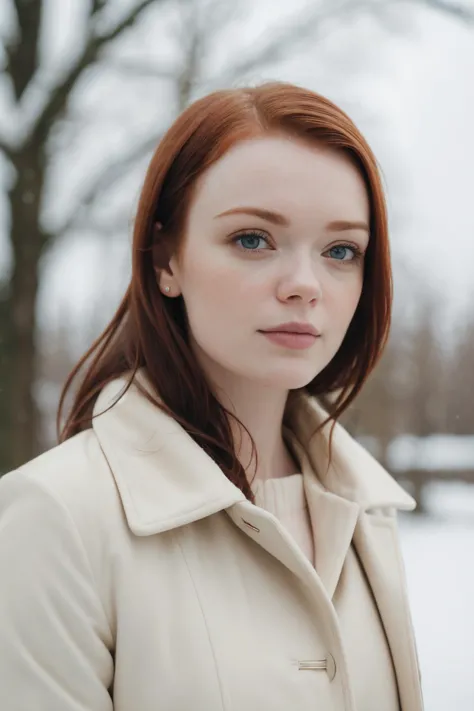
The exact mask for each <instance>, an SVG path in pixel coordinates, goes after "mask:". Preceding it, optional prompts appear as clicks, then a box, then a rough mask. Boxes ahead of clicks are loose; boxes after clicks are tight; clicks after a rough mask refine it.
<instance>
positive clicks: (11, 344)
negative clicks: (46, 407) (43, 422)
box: [0, 0, 473, 472]
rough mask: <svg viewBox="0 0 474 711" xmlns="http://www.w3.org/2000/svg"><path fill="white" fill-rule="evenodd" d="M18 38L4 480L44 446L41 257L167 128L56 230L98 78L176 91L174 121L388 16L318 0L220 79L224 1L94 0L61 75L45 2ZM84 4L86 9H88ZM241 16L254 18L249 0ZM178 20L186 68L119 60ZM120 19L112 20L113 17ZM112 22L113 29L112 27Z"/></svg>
mask: <svg viewBox="0 0 474 711" xmlns="http://www.w3.org/2000/svg"><path fill="white" fill-rule="evenodd" d="M411 2H412V4H413V3H415V4H419V5H424V6H431V7H433V8H435V9H437V10H442V11H444V12H447V13H450V14H451V15H453V16H457V17H461V18H462V19H465V20H470V19H472V15H473V13H472V12H470V11H469V10H468V9H466V7H464V6H462V5H460V4H457V5H456V4H454V3H451V2H449V1H446V2H442V1H441V0H411ZM10 5H11V10H12V17H13V24H12V29H11V30H9V29H8V28H4V29H3V31H2V30H1V28H0V37H1V38H2V41H3V50H4V52H3V56H4V58H5V61H4V66H3V76H2V79H3V80H4V82H5V83H8V85H9V90H10V93H11V96H12V106H11V111H10V114H11V116H12V117H15V118H14V121H13V120H12V122H11V124H12V125H11V126H9V127H8V129H9V130H7V128H4V130H3V133H2V132H1V130H0V151H1V152H2V155H3V158H4V160H5V162H6V165H7V166H8V168H9V174H10V175H11V176H12V179H11V182H10V185H9V187H8V205H9V233H8V240H9V245H10V247H11V254H12V266H11V270H10V273H9V274H8V275H6V276H5V277H4V278H3V281H2V282H1V283H0V325H1V340H0V392H1V394H2V398H1V401H0V472H4V471H7V470H9V469H11V468H13V467H15V466H17V465H19V464H21V463H22V462H24V461H25V460H27V459H30V458H31V457H32V456H34V455H35V454H36V453H37V452H38V451H39V449H40V446H41V445H40V442H39V438H38V432H39V429H38V413H37V404H36V401H35V397H34V385H35V380H36V374H37V340H38V333H37V325H38V322H37V313H36V311H37V309H36V306H37V297H38V287H39V274H40V263H41V259H42V257H44V255H45V254H46V253H47V251H48V250H49V249H50V248H51V247H52V245H53V244H54V243H55V242H56V241H57V240H58V239H60V238H63V237H64V236H66V235H67V234H68V233H69V232H70V231H71V230H72V229H74V228H77V227H78V225H80V224H82V225H83V226H84V225H85V224H87V220H88V219H89V217H88V216H89V215H90V214H91V210H92V208H93V206H94V202H95V200H96V199H97V198H99V197H100V198H101V199H103V197H104V195H107V191H109V190H110V187H111V186H112V185H113V184H114V183H115V182H116V181H117V180H120V179H121V178H122V176H123V175H124V173H125V172H126V169H127V168H129V167H131V166H133V165H136V163H137V161H139V160H140V159H142V158H143V156H146V155H148V154H149V152H150V151H151V149H152V148H153V147H154V146H155V145H156V142H157V140H158V139H159V136H160V132H161V131H163V129H164V126H163V125H161V126H159V127H157V128H155V130H154V131H153V132H151V133H150V134H148V135H146V136H143V137H142V139H141V140H140V141H138V142H137V144H135V145H133V146H132V148H131V149H129V150H126V151H122V152H121V154H120V156H119V157H118V159H117V160H115V161H114V162H113V163H111V164H110V165H108V166H106V167H105V168H104V170H103V171H102V172H100V173H99V174H98V175H96V176H95V177H91V179H90V180H89V181H88V185H87V188H86V189H85V190H83V191H82V192H81V193H80V194H79V196H78V200H77V203H76V205H75V206H74V208H73V209H72V210H71V212H70V214H69V215H68V216H66V217H65V218H64V220H63V221H62V223H61V224H59V225H56V226H55V227H54V229H51V227H50V226H48V224H47V221H45V219H44V216H43V208H44V204H43V203H44V201H45V200H46V198H47V190H46V187H47V182H48V176H49V171H50V166H51V163H52V161H53V159H54V151H55V140H56V138H57V135H58V132H60V131H61V128H64V126H65V125H66V124H67V122H66V118H67V117H68V116H69V113H70V107H71V103H72V100H73V99H74V98H75V97H77V93H78V89H79V88H80V86H81V85H82V84H83V81H84V78H85V77H87V76H89V74H90V72H91V70H93V69H97V67H99V66H101V67H104V66H109V67H111V66H113V64H114V63H115V64H116V67H117V68H118V69H119V70H120V71H121V72H122V73H125V72H127V73H129V74H130V75H136V76H137V77H138V76H141V77H143V76H144V75H145V74H146V73H148V75H150V76H153V77H155V78H157V79H159V80H160V81H165V82H168V83H169V84H170V85H171V86H172V87H173V89H174V92H175V96H176V106H175V112H177V111H179V110H180V109H181V108H183V107H184V106H185V105H186V103H187V102H188V101H189V100H190V98H192V97H193V93H194V92H195V91H196V90H197V88H198V87H201V88H205V89H208V88H212V87H217V86H222V85H226V84H230V83H233V82H234V81H236V80H238V79H239V78H240V77H242V76H243V75H245V74H246V73H248V72H250V71H255V70H256V69H258V68H261V67H264V66H269V65H272V64H274V63H275V62H278V61H279V60H280V59H282V58H283V57H284V56H288V54H289V53H290V52H291V51H292V50H293V48H295V47H299V46H300V45H301V43H303V42H305V41H306V42H308V41H311V42H314V40H315V39H318V38H319V37H320V36H321V34H322V33H323V31H324V30H326V29H327V28H330V27H331V26H332V25H331V23H333V21H334V20H335V19H339V20H340V21H341V22H342V21H344V22H347V21H348V19H350V18H352V17H354V16H355V14H358V13H361V12H371V13H376V14H378V15H379V16H380V17H383V12H384V9H385V8H386V7H388V6H390V5H393V3H391V2H390V1H389V0H370V1H369V0H365V1H363V0H339V1H337V0H320V2H319V3H314V2H311V3H308V5H307V7H306V9H305V10H304V11H303V12H302V11H299V12H298V13H295V16H294V17H293V18H292V19H291V21H288V20H286V21H285V25H284V26H283V27H275V28H274V31H273V32H272V33H271V34H269V35H268V36H265V37H263V38H262V41H261V42H260V43H259V45H258V48H257V49H255V50H254V51H253V52H250V53H249V54H248V55H247V56H245V57H243V58H241V59H240V58H239V60H238V61H233V62H232V63H231V64H228V66H227V67H226V68H225V69H224V70H223V71H222V72H221V73H219V74H218V75H217V74H216V75H215V76H213V77H212V80H210V79H209V77H207V80H206V77H205V76H204V72H203V68H202V65H203V58H205V56H206V51H207V50H208V48H209V46H210V45H211V44H212V43H215V40H216V35H217V34H218V33H220V32H222V30H223V29H224V28H226V27H227V29H228V28H229V25H230V23H232V22H234V20H235V18H234V4H233V3H224V2H222V1H221V0H135V3H134V4H133V5H131V6H130V3H128V8H127V9H126V10H124V11H123V12H122V14H121V15H120V16H118V17H117V14H118V13H119V7H118V3H116V2H114V0H108V1H107V0H89V3H88V4H87V16H86V17H85V22H84V24H83V26H82V27H80V26H78V27H77V28H75V29H76V35H77V36H78V37H80V43H79V49H78V51H77V53H76V55H75V56H74V57H73V58H72V59H71V61H70V62H69V64H68V65H67V66H66V68H65V69H64V70H63V71H62V72H59V71H56V72H52V71H51V70H45V67H44V66H43V61H44V60H43V57H42V52H41V51H40V49H41V40H42V32H44V23H43V22H42V18H43V16H45V14H46V11H47V9H48V2H47V0H36V2H28V1H27V0H11V2H10ZM83 7H85V3H84V5H83ZM237 7H241V8H244V9H246V7H248V6H246V5H245V4H244V0H241V3H240V5H239V4H237ZM173 13H174V16H175V17H178V26H179V28H180V31H181V35H180V38H179V49H180V55H179V56H180V60H179V61H177V62H176V63H175V64H172V65H171V66H170V64H169V63H168V62H165V63H164V64H162V65H151V66H143V63H142V62H140V63H138V64H137V63H136V62H131V61H130V60H127V61H125V59H123V58H122V59H119V57H120V52H119V51H118V49H117V47H118V43H119V42H121V41H122V40H123V39H124V38H126V37H129V36H130V35H131V33H132V32H134V31H135V29H136V27H137V26H138V25H139V24H140V23H144V22H145V21H147V19H148V18H151V17H152V15H153V17H154V18H156V17H157V16H159V17H163V18H165V17H169V15H170V14H171V15H173ZM114 15H115V18H114ZM111 17H112V20H111Z"/></svg>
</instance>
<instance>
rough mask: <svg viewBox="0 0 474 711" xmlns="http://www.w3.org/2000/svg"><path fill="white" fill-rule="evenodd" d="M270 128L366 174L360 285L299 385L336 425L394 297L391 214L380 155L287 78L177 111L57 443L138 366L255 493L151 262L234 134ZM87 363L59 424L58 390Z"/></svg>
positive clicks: (172, 249) (379, 343)
mask: <svg viewBox="0 0 474 711" xmlns="http://www.w3.org/2000/svg"><path fill="white" fill-rule="evenodd" d="M275 133H278V134H280V135H281V134H282V133H284V134H287V135H288V134H290V135H293V136H297V137H300V138H303V139H305V140H306V141H308V142H317V143H318V145H321V144H325V145H326V146H328V147H330V148H333V149H334V150H335V151H342V152H344V153H345V154H347V155H348V156H349V157H350V158H351V159H352V161H353V163H354V165H355V166H356V167H357V169H358V170H359V172H360V175H361V176H362V177H363V179H364V182H365V185H366V188H367V193H368V196H369V201H370V240H369V246H368V249H367V252H366V256H365V264H364V282H363V287H362V294H361V297H360V300H359V303H358V306H357V309H356V311H355V314H354V316H353V318H352V321H351V323H350V325H349V328H348V330H347V333H346V335H345V338H344V340H343V342H342V344H341V346H340V348H339V350H338V351H337V353H336V354H335V356H334V357H333V359H332V360H331V362H330V363H328V365H327V366H326V367H325V368H324V370H322V371H321V372H320V373H319V374H318V375H317V376H316V377H315V378H314V380H313V381H312V382H311V383H309V384H308V385H307V386H306V387H305V388H304V389H305V390H306V392H307V393H308V394H309V395H313V396H327V395H329V394H331V393H335V392H337V397H336V398H335V399H334V401H333V404H332V406H331V414H330V416H329V417H328V419H327V420H326V422H328V421H330V420H332V421H333V423H334V424H335V422H336V421H337V418H338V417H339V416H340V415H341V414H342V413H343V412H344V411H345V410H346V409H347V407H348V406H349V405H350V403H351V402H352V401H353V400H354V398H355V397H356V395H357V394H358V393H359V391H360V390H361V389H362V387H363V385H364V382H365V381H366V379H367V377H368V376H369V374H370V373H371V372H372V370H373V368H374V367H375V365H376V363H377V362H378V360H379V358H380V356H381V355H382V352H383V350H384V348H385V345H386V342H387V339H388V335H389V329H390V320H391V307H392V276H391V265H390V252H389V242H388V226H387V213H386V206H385V199H384V194H383V187H382V183H381V179H380V175H379V171H378V168H377V163H376V160H375V157H374V155H373V153H372V151H371V149H370V147H369V146H368V144H367V142H366V141H365V139H364V137H363V136H362V135H361V133H360V132H359V130H358V129H357V128H356V126H355V125H354V123H353V122H352V121H351V119H350V118H349V117H348V116H347V115H346V114H345V113H344V112H343V111H341V109H339V108H338V107H337V106H335V105H334V104H333V103H332V102H331V101H329V100H328V99H326V98H324V97H322V96H320V95H318V94H316V93H314V92H312V91H309V90H307V89H303V88H301V87H297V86H294V85H292V84H286V83H269V84H264V85H262V86H257V87H252V88H238V89H230V90H225V91H217V92H214V93H212V94H210V95H208V96H205V97H204V98H202V99H199V100H198V101H196V102H194V103H193V104H192V105H190V106H189V107H188V108H187V109H186V110H185V111H184V112H183V113H182V114H181V115H180V116H179V117H178V118H177V119H176V121H175V122H174V123H173V125H172V126H171V127H170V128H169V130H168V131H167V133H166V134H165V136H164V137H163V138H162V140H161V141H160V143H159V145H158V147H157V149H156V151H155V153H154V155H153V157H152V159H151V162H150V165H149V168H148V171H147V173H146V176H145V181H144V184H143V188H142V191H141V195H140V200H139V204H138V210H137V215H136V219H135V224H134V231H133V247H132V250H133V253H132V278H131V281H130V284H129V286H128V288H127V291H126V293H125V296H124V297H123V300H122V302H121V304H120V306H119V307H118V310H117V312H116V314H115V316H114V317H113V319H112V321H111V322H110V323H109V325H108V326H107V328H106V329H105V330H104V332H103V333H102V334H101V336H99V338H98V339H97V340H96V341H95V342H94V343H93V344H92V346H91V348H90V349H89V350H88V351H87V352H86V353H85V355H84V356H83V357H82V358H81V360H80V361H79V362H78V363H77V365H76V366H75V367H74V368H73V370H72V371H71V373H70V375H69V376H68V378H67V380H66V383H65V385H64V388H63V392H62V394H61V398H60V402H59V408H58V415H57V429H58V437H59V441H60V442H62V441H64V440H66V439H67V438H69V437H72V436H73V435H75V434H77V433H78V432H80V431H81V430H83V429H86V428H87V427H90V426H91V423H92V417H93V414H92V413H93V407H94V404H95V401H96V399H97V397H98V394H99V392H100V390H101V389H102V388H103V387H104V386H105V385H106V384H107V383H108V382H110V381H111V380H113V379H115V378H117V377H119V376H121V375H124V374H127V375H128V376H129V381H128V387H129V386H130V385H131V383H132V380H133V378H134V376H135V373H136V372H137V370H138V369H139V368H145V370H146V374H147V377H148V379H149V381H150V384H151V385H152V387H153V391H154V393H155V394H156V397H153V396H152V395H151V394H149V393H147V392H146V391H145V390H143V389H142V388H141V387H140V385H139V383H137V386H138V387H140V389H141V390H142V392H143V394H144V395H145V396H146V397H147V398H148V399H150V400H151V401H152V402H153V403H154V404H155V405H156V406H157V407H159V408H161V409H162V410H164V411H165V412H167V413H168V414H170V415H171V416H172V417H173V418H174V419H175V420H176V421H177V422H179V423H180V424H181V425H182V426H183V427H184V428H185V430H186V431H187V432H188V433H189V435H190V436H191V437H193V439H194V440H195V441H196V442H197V443H198V444H199V445H200V446H201V447H202V448H203V449H204V450H205V451H206V452H207V453H208V454H209V455H210V456H211V457H212V458H213V459H214V460H215V462H216V463H217V464H218V465H219V466H220V467H221V469H222V470H223V472H224V474H225V475H226V476H227V477H228V478H229V479H230V480H231V481H232V482H233V483H234V484H235V485H236V486H238V487H239V488H240V489H241V490H242V491H243V492H244V494H245V495H246V496H247V498H249V499H250V500H253V496H252V492H251V489H250V485H249V482H248V480H247V476H246V473H245V470H244V468H243V466H242V465H241V464H240V462H239V461H238V459H237V456H236V453H235V450H234V445H233V438H232V432H231V428H230V423H229V414H230V413H228V412H227V411H226V410H225V408H224V407H223V406H222V405H221V404H220V403H219V402H218V400H217V398H216V397H215V395H214V393H213V392H212V390H211V388H210V386H209V384H208V382H207V380H206V378H205V376H204V373H203V372H202V370H201V369H200V367H199V365H198V363H197V360H196V358H195V357H194V355H193V353H192V350H191V348H190V346H189V344H188V339H187V335H186V318H185V310H184V302H183V299H182V297H178V298H173V299H169V298H166V297H164V296H163V295H162V294H161V292H160V290H159V288H158V285H157V278H156V272H155V268H156V267H157V266H158V267H161V268H164V269H166V266H167V264H168V260H169V257H170V256H171V254H173V253H176V252H177V251H178V250H179V247H180V246H181V244H182V236H183V235H184V233H185V227H186V224H185V222H186V215H187V211H188V207H189V204H190V201H191V199H192V194H193V186H194V185H195V183H196V180H197V178H198V177H199V176H200V175H202V173H203V172H204V171H205V170H206V169H207V168H208V167H209V166H210V165H211V164H212V163H214V162H215V161H217V160H218V159H219V158H220V157H221V156H223V155H224V153H226V151H227V150H228V149H229V148H230V147H231V146H233V145H235V144H236V143H237V142H239V141H242V140H245V139H249V138H254V137H259V136H260V137H261V136H264V135H268V134H275ZM157 223H161V224H162V226H163V227H162V229H161V230H158V229H157ZM82 369H84V370H85V373H84V375H83V377H82V379H81V381H80V384H79V387H78V390H77V392H76V393H75V395H74V399H73V403H72V407H71V410H70V412H69V414H68V416H67V418H66V421H65V424H64V426H63V428H62V430H61V428H60V421H61V417H62V413H63V410H64V403H65V398H66V396H67V394H68V392H69V391H70V390H71V387H72V383H73V381H74V380H75V379H76V378H77V376H78V375H79V371H81V370H82ZM323 424H325V423H323ZM321 426H322V425H321ZM331 434H332V431H331Z"/></svg>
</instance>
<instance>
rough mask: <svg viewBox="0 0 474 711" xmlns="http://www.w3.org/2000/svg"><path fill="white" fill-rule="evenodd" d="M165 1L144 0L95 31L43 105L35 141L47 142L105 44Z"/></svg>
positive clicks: (33, 135) (34, 137)
mask: <svg viewBox="0 0 474 711" xmlns="http://www.w3.org/2000/svg"><path fill="white" fill-rule="evenodd" d="M162 1H163V0H140V2H139V3H138V4H137V5H136V6H135V7H134V8H133V9H132V10H130V11H129V12H128V13H127V14H126V15H125V17H123V18H122V20H121V21H120V22H119V23H118V24H117V25H115V27H113V28H112V29H111V30H109V31H108V32H106V33H104V34H102V35H98V36H97V35H94V34H93V33H92V34H91V35H90V36H89V39H88V40H87V41H86V43H85V45H84V48H83V51H82V53H81V54H80V56H79V57H78V59H77V60H76V62H75V63H74V65H73V66H72V67H71V69H70V70H69V72H68V74H67V75H66V76H65V77H64V79H63V81H62V82H61V83H59V84H58V85H57V86H56V87H55V88H54V89H53V90H52V92H51V95H50V97H49V101H48V102H47V103H46V105H45V107H44V108H43V111H42V113H41V114H40V116H39V118H38V120H37V123H36V126H35V128H34V130H33V133H32V140H34V141H35V142H36V141H39V142H43V141H44V140H45V139H46V136H47V135H48V132H49V130H50V128H51V126H52V124H53V123H54V121H55V120H57V119H58V118H59V116H60V115H61V114H62V113H63V111H64V109H65V107H66V103H67V100H68V98H69V95H70V93H71V90H72V89H73V87H74V86H75V84H76V82H77V81H78V79H79V77H80V76H81V75H82V74H83V73H84V72H85V70H86V69H88V68H89V67H90V66H91V65H92V64H94V62H96V60H97V59H98V57H99V55H100V52H101V51H102V50H103V49H104V47H105V46H106V45H108V44H110V43H111V42H112V41H113V40H114V39H116V38H117V37H118V36H119V35H121V34H122V32H124V31H125V30H126V29H128V28H129V27H131V26H132V25H133V24H134V23H135V22H136V21H137V20H138V18H139V17H140V15H141V14H142V12H143V11H144V10H146V9H147V8H148V7H150V6H151V5H156V4H157V3H159V2H162ZM96 5H97V3H96Z"/></svg>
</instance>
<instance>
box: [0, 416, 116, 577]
mask: <svg viewBox="0 0 474 711" xmlns="http://www.w3.org/2000/svg"><path fill="white" fill-rule="evenodd" d="M2 524H3V528H5V527H8V529H9V531H11V534H12V536H14V537H16V536H23V532H25V531H26V530H27V531H28V536H29V537H35V536H38V537H39V539H40V538H41V537H47V538H48V539H49V540H52V539H55V540H57V539H58V538H59V539H61V537H63V536H65V537H69V538H70V539H71V540H72V539H73V538H74V540H75V541H76V544H77V546H78V550H79V548H80V549H81V550H82V553H83V555H84V556H85V557H86V558H87V562H88V565H89V566H90V567H91V568H92V569H93V571H95V573H96V575H97V577H101V576H102V568H103V562H104V559H105V558H106V557H107V556H108V554H109V551H110V547H111V546H112V545H118V544H119V542H120V534H121V533H123V531H124V529H125V523H124V515H123V510H122V506H121V503H120V498H119V497H118V494H117V490H116V487H115V483H114V479H113V476H112V474H111V472H110V469H109V466H108V463H107V460H106V459H105V457H104V455H103V453H102V450H101V448H100V444H99V441H98V439H97V436H96V435H95V433H94V432H93V430H86V431H84V432H81V433H79V434H78V435H75V436H74V437H72V438H71V439H69V440H67V441H66V442H64V443H62V444H60V445H57V446H56V447H53V448H52V449H50V450H49V451H47V452H45V453H43V454H41V455H40V456H38V457H36V458H35V459H32V460H31V461H29V462H28V463H26V464H25V465H23V466H21V467H20V468H18V469H16V470H14V471H12V472H10V473H8V474H5V475H4V476H3V477H2V478H1V479H0V529H2ZM38 545H39V542H38Z"/></svg>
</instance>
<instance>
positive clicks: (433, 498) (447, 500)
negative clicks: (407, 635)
mask: <svg viewBox="0 0 474 711" xmlns="http://www.w3.org/2000/svg"><path fill="white" fill-rule="evenodd" d="M426 505H427V507H428V509H429V515H427V516H416V515H415V514H401V516H400V535H401V542H402V550H403V555H404V560H405V567H406V572H407V579H408V591H409V598H410V605H411V611H412V616H413V624H414V627H415V635H416V640H417V646H418V654H419V659H420V667H421V674H422V684H423V693H424V699H425V707H426V711H446V709H448V708H453V709H456V711H472V709H474V675H473V671H474V565H473V563H474V486H472V485H469V484H454V483H452V484H451V483H450V484H429V485H427V490H426Z"/></svg>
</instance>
